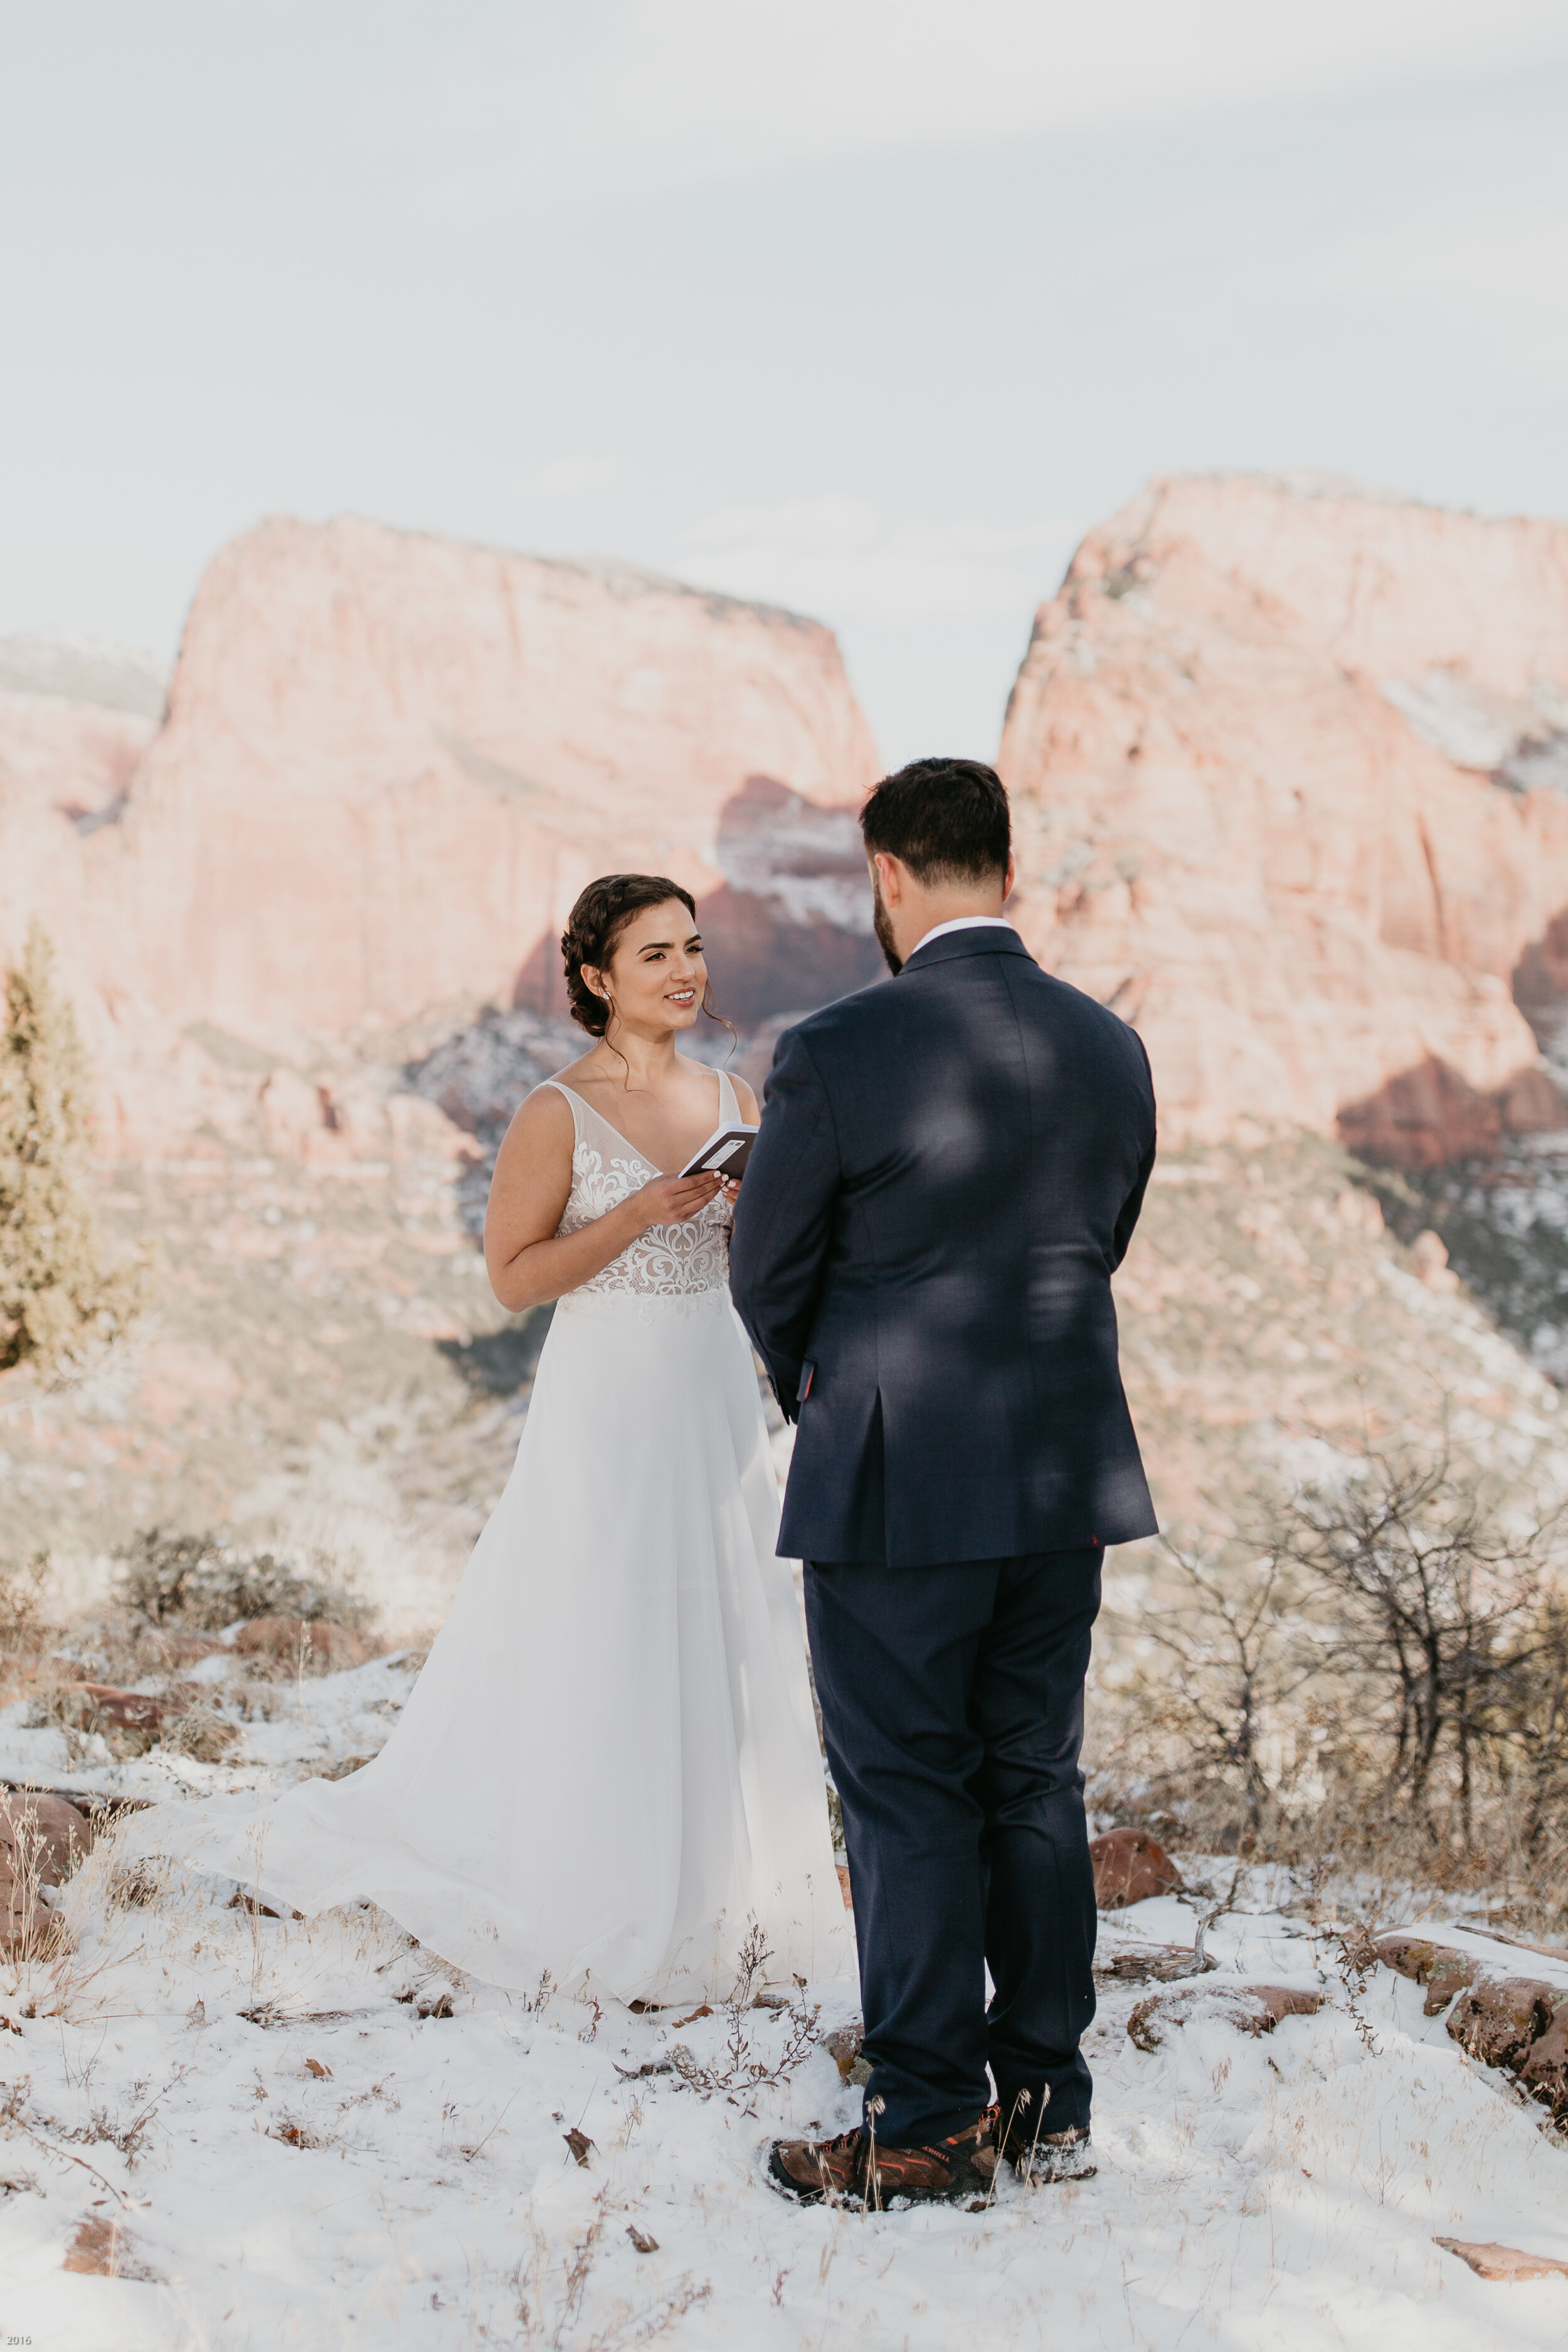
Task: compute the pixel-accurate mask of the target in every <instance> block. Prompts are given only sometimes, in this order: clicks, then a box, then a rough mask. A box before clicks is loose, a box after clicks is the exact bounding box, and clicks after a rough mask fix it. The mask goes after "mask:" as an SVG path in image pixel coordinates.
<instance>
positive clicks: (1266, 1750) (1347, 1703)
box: [1097, 1445, 1568, 1920]
mask: <svg viewBox="0 0 1568 2352" xmlns="http://www.w3.org/2000/svg"><path fill="white" fill-rule="evenodd" d="M1341 1461H1342V1467H1341V1469H1340V1470H1339V1472H1338V1474H1337V1475H1332V1476H1324V1477H1320V1478H1318V1479H1316V1480H1314V1481H1312V1482H1310V1483H1307V1484H1304V1485H1302V1486H1300V1487H1298V1488H1297V1489H1295V1490H1294V1491H1293V1492H1290V1493H1288V1494H1283V1495H1281V1494H1279V1493H1275V1494H1262V1495H1258V1496H1254V1497H1253V1504H1252V1511H1251V1518H1252V1525H1251V1527H1250V1528H1249V1530H1248V1531H1247V1535H1246V1536H1245V1538H1242V1537H1233V1538H1228V1539H1226V1540H1223V1541H1219V1542H1216V1543H1215V1544H1212V1545H1210V1546H1208V1547H1207V1548H1205V1547H1204V1546H1202V1545H1193V1546H1188V1547H1184V1546H1180V1545H1174V1544H1173V1545H1169V1546H1167V1547H1166V1555H1165V1556H1166V1559H1167V1561H1168V1563H1169V1570H1168V1575H1169V1583H1168V1589H1167V1591H1165V1593H1164V1594H1163V1605H1161V1606H1159V1607H1158V1608H1153V1609H1151V1610H1150V1611H1148V1612H1146V1613H1145V1614H1143V1615H1141V1616H1140V1617H1138V1618H1137V1619H1136V1620H1131V1619H1124V1621H1123V1622H1124V1626H1125V1627H1126V1629H1127V1630H1133V1628H1134V1627H1135V1630H1136V1632H1137V1633H1138V1634H1139V1635H1140V1636H1141V1637H1142V1642H1141V1645H1140V1646H1141V1647H1142V1651H1143V1656H1142V1662H1141V1663H1138V1664H1134V1665H1133V1666H1132V1667H1131V1669H1128V1670H1124V1671H1123V1672H1121V1675H1120V1676H1116V1675H1112V1676H1110V1677H1108V1678H1107V1683H1106V1685H1105V1701H1104V1712H1105V1713H1106V1714H1108V1715H1110V1716H1111V1717H1115V1716H1116V1715H1117V1714H1118V1713H1119V1714H1120V1717H1121V1722H1120V1727H1119V1732H1118V1736H1117V1737H1116V1738H1114V1739H1113V1740H1112V1742H1111V1743H1110V1747H1109V1749H1108V1750H1107V1751H1106V1752H1105V1753H1104V1754H1103V1755H1102V1758H1101V1761H1100V1772H1099V1775H1098V1784H1099V1785H1098V1790H1097V1793H1098V1794H1099V1796H1100V1800H1101V1801H1105V1799H1106V1798H1107V1797H1109V1798H1110V1801H1111V1802H1112V1803H1113V1804H1114V1805H1115V1807H1116V1810H1117V1811H1119V1812H1121V1813H1124V1814H1131V1815H1138V1814H1142V1817H1143V1818H1145V1819H1158V1820H1159V1821H1160V1822H1161V1824H1162V1832H1163V1833H1164V1834H1170V1833H1173V1832H1174V1833H1175V1834H1177V1835H1181V1834H1182V1833H1183V1832H1185V1833H1186V1835H1188V1836H1189V1837H1191V1838H1193V1839H1194V1840H1195V1841H1197V1842H1198V1843H1204V1844H1206V1845H1209V1846H1210V1847H1211V1848H1212V1847H1215V1846H1220V1845H1225V1846H1228V1847H1231V1848H1232V1849H1233V1850H1236V1851H1238V1852H1242V1853H1248V1852H1251V1853H1257V1852H1258V1851H1261V1850H1267V1851H1268V1852H1270V1853H1273V1854H1275V1855H1276V1856H1278V1857H1279V1858H1280V1859H1287V1860H1292V1861H1294V1862H1295V1863H1297V1864H1299V1865H1300V1867H1301V1868H1302V1869H1303V1870H1304V1871H1306V1872H1307V1873H1308V1874H1309V1875H1311V1874H1314V1873H1316V1874H1318V1875H1319V1876H1321V1874H1322V1872H1323V1871H1324V1870H1325V1869H1328V1868H1331V1867H1332V1868H1336V1869H1345V1868H1360V1869H1369V1870H1372V1871H1373V1872H1375V1873H1382V1874H1385V1875H1387V1874H1397V1875H1401V1876H1403V1877H1404V1878H1405V1881H1406V1882H1408V1883H1415V1882H1420V1883H1424V1884H1426V1885H1447V1886H1456V1885H1477V1886H1479V1885H1481V1884H1483V1883H1485V1884H1487V1885H1502V1886H1504V1887H1506V1888H1507V1889H1508V1890H1509V1893H1508V1894H1507V1895H1506V1897H1505V1899H1506V1900H1507V1901H1509V1902H1511V1903H1514V1904H1515V1905H1516V1906H1522V1912H1523V1914H1524V1915H1528V1916H1530V1917H1532V1918H1535V1919H1538V1920H1550V1919H1552V1918H1554V1917H1555V1916H1557V1915H1558V1913H1559V1912H1560V1911H1561V1910H1562V1909H1563V1907H1564V1897H1563V1869H1562V1863H1563V1856H1564V1853H1568V1596H1565V1595H1564V1593H1563V1590H1562V1588H1561V1584H1560V1581H1559V1579H1560V1571H1561V1563H1562V1560H1563V1549H1564V1547H1563V1525H1562V1517H1561V1513H1560V1510H1559V1509H1558V1508H1557V1507H1547V1508H1542V1507H1539V1506H1536V1505H1534V1504H1532V1502H1531V1498H1530V1497H1529V1496H1524V1495H1521V1494H1510V1493H1509V1492H1508V1491H1506V1490H1504V1489H1503V1488H1501V1487H1500V1486H1498V1485H1497V1484H1495V1483H1494V1482H1492V1481H1490V1480H1489V1479H1488V1478H1487V1477H1485V1476H1483V1475H1481V1474H1479V1473H1478V1472H1476V1471H1474V1470H1473V1469H1471V1468H1470V1467H1469V1466H1468V1465H1463V1464H1460V1463H1457V1462H1456V1460H1455V1457H1454V1455H1453V1453H1452V1452H1451V1450H1450V1449H1449V1448H1447V1446H1443V1447H1439V1448H1438V1449H1437V1450H1436V1452H1434V1453H1430V1454H1417V1453H1415V1452H1414V1451H1411V1450H1408V1449H1405V1450H1398V1449H1393V1448H1387V1449H1380V1448H1378V1447H1376V1446H1373V1445H1368V1446H1367V1447H1366V1448H1364V1450H1363V1451H1362V1452H1360V1453H1359V1454H1356V1455H1355V1456H1353V1457H1352V1458H1351V1459H1349V1460H1345V1459H1344V1457H1343V1456H1342V1457H1341Z"/></svg>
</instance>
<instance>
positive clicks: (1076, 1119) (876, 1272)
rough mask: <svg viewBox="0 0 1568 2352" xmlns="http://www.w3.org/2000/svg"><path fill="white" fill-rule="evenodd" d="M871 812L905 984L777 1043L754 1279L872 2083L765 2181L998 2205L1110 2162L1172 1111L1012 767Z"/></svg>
mask: <svg viewBox="0 0 1568 2352" xmlns="http://www.w3.org/2000/svg"><path fill="white" fill-rule="evenodd" d="M860 824H861V830H862V832H863V834H864V836H865V843H866V853H867V856H868V860H869V863H870V866H871V870H872V882H873V887H874V890H875V894H876V925H877V936H878V938H879V940H880V942H881V945H882V950H883V952H884V954H885V955H886V957H887V960H888V962H889V965H890V966H891V968H892V971H893V972H894V974H895V979H894V982H893V983H892V985H891V986H890V987H889V986H883V987H878V988H869V989H866V990H864V991H862V992H861V993H860V994H858V995H857V996H851V997H847V998H845V999H843V1000H842V1001H841V1002H840V1003H837V1004H830V1005H828V1006H827V1007H826V1010H825V1011H823V1012H820V1013H813V1014H811V1016H810V1017H809V1018H808V1019H806V1020H805V1021H803V1022H801V1024H799V1026H798V1027H797V1028H795V1029H792V1030H790V1031H788V1032H787V1033H786V1034H785V1035H784V1037H782V1038H781V1039H780V1041H779V1046H778V1052H777V1055H776V1057H775V1059H774V1063H773V1075H772V1076H771V1077H770V1078H769V1080H768V1084H767V1090H766V1104H767V1107H766V1109H765V1110H764V1112H763V1122H762V1132H761V1134H760V1136H759V1137H758V1139H757V1142H756V1145H755V1147H754V1149H753V1151H752V1160H751V1164H750V1166H749V1168H748V1169H747V1171H746V1175H745V1179H744V1181H743V1183H742V1187H741V1192H740V1199H739V1202H738V1204H737V1207H736V1211H735V1227H734V1237H733V1244H732V1249H731V1289H732V1292H733V1296H734V1300H735V1304H736V1306H737V1307H738V1308H739V1310H740V1313H741V1317H742V1321H743V1322H744V1324H745V1326H746V1328H747V1329H748V1331H749V1332H750V1333H751V1336H752V1339H753V1340H754V1342H755V1344H756V1347H757V1349H758V1350H759V1352H760V1354H761V1355H762V1357H763V1361H764V1362H765V1364H766V1365H767V1368H768V1371H769V1373H770V1375H771V1376H772V1380H773V1389H774V1391H775V1393H776V1395H777V1397H778V1400H779V1402H780V1405H781V1406H782V1408H783V1410H784V1412H785V1414H786V1415H787V1416H788V1418H789V1419H790V1420H792V1421H794V1422H795V1423H797V1428H796V1434H795V1457H794V1461H793V1463H792V1465H791V1468H790V1475H789V1486H788V1491H787V1493H786V1496H785V1499H784V1524H783V1527H782V1529H781V1531H780V1538H779V1549H780V1550H781V1552H783V1553H784V1554H785V1555H787V1556H788V1557H790V1558H799V1559H804V1560H805V1606H806V1618H807V1622H808V1624H809V1627H810V1633H811V1654H812V1660H813V1664H814V1666H815V1669H816V1687H817V1693H818V1696H819V1697H820V1699H821V1702H822V1717H823V1724H824V1727H825V1730H826V1741H827V1753H828V1758H829V1760H830V1761H831V1763H832V1767H833V1777H834V1780H835V1781H836V1783H837V1789H838V1793H839V1796H840V1798H841V1800H842V1801H843V1807H844V1834H845V1843H846V1845H847V1849H848V1856H849V1877H850V1884H851V1886H852V1888H853V1891H854V1898H855V1925H856V1931H857V1936H858V1942H859V1949H860V1984H861V1996H862V2000H863V2005H864V2010H865V2021H866V2047H865V2055H866V2058H867V2061H868V2063H869V2066H870V2069H871V2076H870V2081H869V2084H868V2086H867V2096H866V2111H865V2124H864V2127H863V2128H862V2129H860V2130H857V2131H852V2132H847V2133H845V2134H843V2135H841V2136H840V2137H838V2138H837V2139H831V2140H824V2141H821V2142H816V2143H810V2142H805V2141H780V2142H778V2143H777V2144H776V2145H775V2146H774V2147H773V2152H772V2155H771V2158H770V2160H769V2170H770V2174H771V2177H772V2179H773V2182H774V2185H775V2186H776V2187H778V2188H779V2189H783V2190H784V2192H785V2193H787V2194H789V2195H792V2196H795V2197H796V2198H798V2199H800V2200H802V2201H804V2202H815V2201H816V2200H818V2199H820V2198H822V2197H824V2196H828V2197H833V2196H836V2195H842V2196H843V2197H845V2198H846V2199H847V2200H851V2201H852V2202H854V2203H862V2202H868V2203H871V2204H879V2203H885V2202H886V2201H887V2200H889V2199H890V2198H893V2197H908V2198H911V2199H932V2198H942V2199H952V2198H961V2197H964V2196H967V2195H969V2194H970V2193H972V2192H973V2191H974V2190H975V2189H981V2190H984V2189H986V2188H988V2187H989V2185H990V2182H991V2179H992V2178H993V2176H994V2172H995V2168H996V2164H997V2161H998V2158H1000V2157H1005V2158H1009V2159H1010V2160H1011V2161H1012V2163H1013V2164H1014V2165H1015V2166H1016V2168H1017V2169H1018V2171H1019V2173H1020V2174H1021V2175H1022V2176H1023V2177H1024V2178H1025V2179H1033V2180H1040V2179H1045V2180H1058V2179H1069V2178H1075V2177H1077V2178H1081V2177H1083V2176H1084V2175H1086V2174H1088V2173H1089V2172H1091V2171H1092V2170H1093V2165H1092V2162H1091V2160H1090V2158H1089V2091H1090V2083H1089V2068H1088V2066H1087V2064H1086V2063H1085V2062H1084V2060H1083V2057H1082V2056H1081V2054H1080V2053H1079V2038H1080V2036H1081V2035H1082V2033H1083V2032H1084V2029H1085V2027H1086V2026H1087V2025H1088V2024H1089V2020H1090V2019H1091V2018H1092V2016H1093V2015H1094V1980H1093V1976H1092V1971H1091V1963H1092V1960H1093V1955H1094V1935H1095V1906H1094V1881H1093V1874H1092V1872H1091V1870H1090V1867H1089V1841H1088V1832H1087V1829H1086V1826H1085V1821H1084V1808H1083V1775H1082V1773H1081V1772H1080V1771H1079V1762H1078V1759H1079V1745H1080V1742H1081V1739H1082V1734H1083V1685H1084V1674H1085V1670H1086V1668H1087V1666H1088V1664H1089V1629H1090V1627H1091V1626H1092V1625H1093V1623H1094V1620H1095V1616H1096V1613H1097V1612H1098V1610H1099V1607H1100V1562H1101V1559H1102V1557H1103V1552H1104V1548H1105V1546H1106V1545H1107V1544H1108V1543H1112V1544H1116V1543H1127V1542H1129V1541H1131V1538H1134V1537H1136V1536H1146V1535H1151V1534H1152V1533H1153V1531H1154V1525H1155V1522H1154V1515H1153V1511H1152V1507H1151V1505H1150V1501H1149V1490H1148V1488H1147V1486H1145V1484H1144V1480H1143V1470H1142V1464H1141V1462H1140V1460H1139V1455H1138V1442H1137V1439H1136V1438H1135V1436H1134V1435H1133V1432H1132V1423H1131V1419H1130V1417H1129V1415H1128V1411H1127V1405H1126V1401H1125V1399H1124V1398H1123V1395H1122V1392H1121V1374H1120V1371H1119V1370H1118V1365H1117V1345H1116V1314H1115V1309H1114V1307H1112V1304H1111V1297H1110V1277H1111V1276H1112V1274H1113V1273H1114V1272H1115V1270H1116V1268H1117V1266H1118V1265H1120V1264H1121V1259H1122V1257H1123V1255H1124V1254H1125V1252H1126V1249H1127V1244H1128V1242H1129V1240H1130V1239H1131V1233H1132V1228H1133V1226H1134V1224H1135V1223H1136V1222H1137V1218H1138V1212H1139V1209H1140V1207H1141V1206H1142V1199H1143V1190H1144V1187H1145V1185H1146V1184H1147V1183H1148V1181H1149V1171H1150V1169H1151V1168H1152V1164H1153V1160H1154V1095H1153V1088H1152V1084H1151V1080H1150V1076H1149V1062H1148V1056H1147V1055H1145V1053H1144V1051H1143V1048H1142V1045H1141V1044H1140V1042H1139V1040H1138V1038H1137V1037H1136V1035H1135V1034H1133V1032H1132V1031H1131V1029H1130V1028H1128V1027H1127V1026H1126V1024H1124V1023H1123V1022H1121V1021H1120V1020H1118V1018H1117V1017H1116V1015H1115V1014H1114V1013H1108V1012H1107V1011H1106V1010H1105V1008H1104V1007H1103V1006H1102V1005H1100V1004H1097V1003H1095V1001H1094V1000H1093V998H1092V997H1089V996H1084V995H1081V994H1080V993H1079V991H1078V990H1077V989H1076V988H1070V987H1068V985H1067V984H1066V982H1062V981H1059V980H1054V979H1052V978H1051V977H1050V976H1049V975H1048V974H1047V973H1046V972H1044V971H1041V970H1040V968H1039V966H1038V964H1037V963H1036V961H1035V960H1034V958H1033V957H1032V956H1031V955H1030V953H1029V951H1028V950H1027V949H1026V947H1025V945H1024V942H1023V940H1021V939H1020V938H1019V937H1018V935H1017V933H1016V931H1015V930H1014V929H1013V928H1012V926H1011V925H1010V924H1009V923H1008V921H1007V920H1006V918H1005V916H1004V914H1003V911H1002V909H1003V907H1004V905H1005V901H1006V898H1007V895H1008V892H1009V891H1010V890H1011V888H1012V887H1013V871H1014V866H1013V855H1012V845H1011V828H1010V823H1009V816H1008V807H1007V795H1006V793H1005V791H1004V789H1003V787H1002V784H1001V782H1000V781H999V780H998V778H997V777H996V776H995V774H994V772H992V770H991V769H989V768H985V767H982V766H981V765H980V764H979V763H978V762H977V761H971V760H917V761H915V762H914V764H913V765H912V766H910V767H907V768H902V769H900V772H898V774H897V775H893V776H889V777H888V778H887V779H886V781H885V782H882V783H880V784H879V785H878V786H877V788H876V790H875V792H873V793H872V794H871V796H870V798H869V800H868V802H867V803H866V806H865V808H864V810H863V811H862V813H861V818H860ZM987 1968H989V1969H990V1971H991V1978H992V1981H993V1984H994V1987H995V1991H994V1998H993V2000H992V2001H991V2003H990V2006H989V2008H987V2007H986V2003H985V1992H984V1977H985V1970H986V1969H987ZM987 2067H989V2069H990V2072H991V2074H992V2076H993V2077H994V2082H995V2089H996V2102H997V2104H996V2105H995V2106H994V2107H992V2106H989V2105H988V2104H987V2101H988V2089H987V2084H986V2070H987Z"/></svg>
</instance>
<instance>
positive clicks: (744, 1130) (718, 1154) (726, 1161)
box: [680, 1127, 757, 1176]
mask: <svg viewBox="0 0 1568 2352" xmlns="http://www.w3.org/2000/svg"><path fill="white" fill-rule="evenodd" d="M756 1139H757V1130H756V1129H755V1128H754V1127H716V1128H715V1129H714V1130H713V1132H712V1134H711V1135H710V1137H709V1139H708V1140H707V1142H706V1143H705V1144H704V1145H703V1146H702V1148H701V1150H700V1151H694V1152H693V1153H692V1155H691V1157H690V1159H689V1160H688V1161H687V1163H686V1165H685V1167H684V1168H683V1169H682V1170H681V1171H680V1172H681V1174H682V1175H683V1176H739V1175H740V1174H741V1172H742V1170H743V1169H744V1167H745V1165H746V1162H747V1160H749V1159H750V1158H751V1156H752V1144H753V1143H754V1142H755V1141H756Z"/></svg>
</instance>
